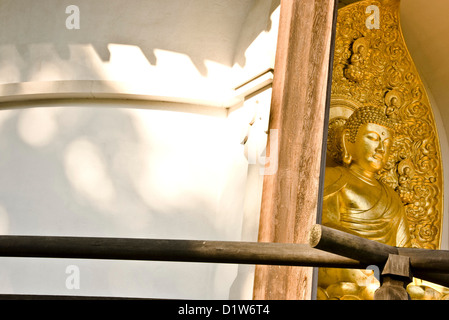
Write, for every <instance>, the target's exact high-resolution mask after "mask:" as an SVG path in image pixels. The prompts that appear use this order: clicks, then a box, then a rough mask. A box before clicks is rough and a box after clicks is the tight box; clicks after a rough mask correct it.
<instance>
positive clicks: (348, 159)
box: [341, 129, 352, 166]
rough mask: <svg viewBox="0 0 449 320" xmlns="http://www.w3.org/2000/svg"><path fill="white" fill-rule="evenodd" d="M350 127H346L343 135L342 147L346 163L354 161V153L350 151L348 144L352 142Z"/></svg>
mask: <svg viewBox="0 0 449 320" xmlns="http://www.w3.org/2000/svg"><path fill="white" fill-rule="evenodd" d="M349 132H350V131H349V129H344V130H343V132H342V135H341V147H342V151H343V159H342V160H343V163H344V164H345V165H348V166H349V165H350V164H351V162H352V155H351V153H350V152H349V149H348V145H349V144H350V143H351V142H350V141H349Z"/></svg>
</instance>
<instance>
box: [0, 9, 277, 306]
mask: <svg viewBox="0 0 449 320" xmlns="http://www.w3.org/2000/svg"><path fill="white" fill-rule="evenodd" d="M69 5H77V6H78V7H79V9H80V29H79V30H77V29H73V30H69V29H67V28H66V19H67V18H68V17H69V14H67V13H66V12H65V10H66V7H67V6H69ZM278 6H279V0H273V1H272V0H266V1H265V0H264V1H259V0H243V1H242V0H231V1H218V0H188V1H186V0H168V1H158V0H157V1H156V0H154V1H148V0H145V1H144V0H133V1H119V0H108V1H106V0H104V1H103V0H101V1H95V2H92V1H88V0H79V1H78V0H77V1H75V2H68V1H58V0H42V1H32V0H13V1H11V0H3V1H0V109H1V110H0V133H1V134H0V150H1V153H2V155H3V156H2V157H0V170H1V172H2V175H1V178H0V233H2V234H28V235H74V236H107V237H144V238H173V239H205V240H236V241H239V240H242V239H244V240H254V241H255V240H257V232H255V231H254V230H257V226H254V225H253V224H255V223H257V220H258V219H257V217H256V218H254V217H255V215H257V214H258V206H257V201H258V200H260V199H259V198H258V193H257V192H258V190H259V189H260V185H259V184H260V177H259V178H258V177H256V178H249V175H248V174H249V173H248V170H249V168H250V167H251V163H249V162H251V161H248V155H247V154H246V155H245V147H244V146H243V145H242V144H241V142H242V140H243V139H244V137H245V136H247V135H248V132H249V131H251V132H252V134H251V136H252V138H250V139H252V140H254V139H256V138H254V137H259V138H257V139H259V140H260V141H255V142H254V141H253V142H252V143H253V144H261V142H262V144H263V141H264V137H266V135H265V134H264V132H263V130H264V126H263V125H262V126H260V125H259V126H258V125H253V126H252V128H250V127H251V126H250V123H253V122H254V119H255V117H256V114H257V108H259V109H261V110H264V112H265V113H264V114H265V115H264V116H263V117H262V116H261V115H260V114H259V115H258V116H257V119H258V120H257V121H258V122H261V121H262V122H263V123H266V121H267V118H266V111H267V107H269V103H270V101H269V100H270V94H269V91H267V90H265V91H263V92H262V93H260V94H261V95H262V96H261V97H260V98H257V97H258V94H256V95H255V96H254V97H256V99H257V102H256V103H254V102H251V103H250V102H248V101H249V100H248V101H246V102H245V100H246V97H247V95H249V94H251V95H254V90H255V89H260V87H261V86H266V85H269V82H270V78H269V77H268V78H266V79H265V78H264V81H263V82H261V83H259V84H255V86H253V87H251V85H250V88H249V89H248V88H246V87H245V89H244V90H243V92H242V89H240V90H235V88H236V87H237V86H238V85H240V84H242V83H244V82H246V81H248V80H250V79H251V78H253V77H254V76H257V75H259V74H261V73H263V72H264V71H266V70H267V69H270V68H273V65H274V53H275V48H276V39H277V23H278V19H279V16H278V12H279V10H278ZM268 75H269V74H268ZM254 97H253V99H254ZM256 104H257V105H260V107H255V105H256ZM230 107H232V108H230ZM261 118H263V120H261ZM257 121H256V122H257ZM254 128H258V129H254ZM255 130H256V131H257V132H256V133H255ZM257 139H256V140H257ZM259 151H260V150H259ZM250 158H251V157H250ZM253 186H254V187H253ZM254 188H256V191H255V192H254ZM248 193H251V194H255V195H253V196H252V197H246V195H247V194H248ZM248 199H249V200H248ZM248 201H249V202H248ZM0 260H1V263H0V293H31V294H33V293H34V294H75V295H113V296H140V297H153V298H186V299H227V298H229V297H230V296H231V297H232V298H251V294H252V280H251V270H246V271H245V272H244V273H242V272H240V271H239V266H237V265H219V264H193V263H192V264H189V263H165V262H123V261H88V260H49V259H18V258H1V259H0ZM69 265H76V266H78V267H79V269H80V273H81V275H80V276H81V278H80V288H79V289H77V290H76V289H75V290H69V289H67V288H66V286H65V282H66V279H67V277H68V274H66V273H65V271H66V268H67V266H69ZM238 274H239V276H238Z"/></svg>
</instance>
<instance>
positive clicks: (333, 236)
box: [309, 225, 449, 287]
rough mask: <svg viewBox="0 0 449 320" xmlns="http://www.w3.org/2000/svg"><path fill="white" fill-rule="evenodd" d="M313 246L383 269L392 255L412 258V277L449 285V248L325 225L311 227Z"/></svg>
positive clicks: (310, 242) (311, 243)
mask: <svg viewBox="0 0 449 320" xmlns="http://www.w3.org/2000/svg"><path fill="white" fill-rule="evenodd" d="M309 244H310V246H311V247H313V248H315V249H319V250H323V251H326V252H329V253H334V254H337V255H340V256H344V257H348V258H350V259H354V260H357V261H360V262H361V263H365V264H373V265H377V266H379V268H383V266H384V264H385V262H386V261H387V259H388V255H389V254H398V255H402V256H407V257H410V266H411V269H412V273H413V276H416V277H418V278H420V279H423V280H427V281H431V282H434V283H438V284H440V285H443V286H446V287H449V251H447V250H429V249H419V248H398V247H393V246H389V245H386V244H382V243H379V242H376V241H372V240H368V239H365V238H361V237H358V236H356V235H352V234H349V233H346V232H343V231H340V230H336V229H332V228H329V227H326V226H322V225H315V226H313V227H312V229H311V231H310V236H309Z"/></svg>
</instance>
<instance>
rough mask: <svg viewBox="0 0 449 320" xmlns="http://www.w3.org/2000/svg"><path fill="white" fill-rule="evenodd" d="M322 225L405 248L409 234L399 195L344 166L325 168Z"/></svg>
mask: <svg viewBox="0 0 449 320" xmlns="http://www.w3.org/2000/svg"><path fill="white" fill-rule="evenodd" d="M326 175H327V176H328V177H329V179H327V177H326V182H325V188H324V198H323V219H322V224H323V225H327V226H330V227H333V228H336V229H340V230H343V231H346V232H349V233H352V234H355V235H357V236H360V237H363V238H367V239H370V240H374V241H378V242H381V243H384V244H388V245H392V246H397V247H408V246H410V234H409V230H408V224H407V220H406V217H405V211H404V207H403V204H402V202H401V200H400V198H399V196H398V194H397V193H396V192H395V191H394V190H393V189H392V188H391V187H389V186H386V185H385V184H383V183H382V182H378V183H376V184H375V185H373V184H369V183H367V182H365V181H362V180H361V179H360V178H359V177H357V176H356V175H354V174H353V173H352V172H351V171H350V170H349V169H347V168H345V167H335V168H329V169H326Z"/></svg>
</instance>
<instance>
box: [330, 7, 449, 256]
mask: <svg viewBox="0 0 449 320" xmlns="http://www.w3.org/2000/svg"><path fill="white" fill-rule="evenodd" d="M370 6H371V7H370ZM374 6H375V7H377V8H378V9H379V11H378V13H379V16H378V17H377V18H378V21H377V22H378V25H377V26H376V25H375V24H374V23H375V22H376V21H374V20H373V19H374V18H376V17H374V16H370V15H371V14H374V13H373V12H374V11H373V10H374V9H375V7H374ZM399 6H400V3H399V0H383V1H360V2H356V3H354V4H352V5H349V6H346V7H344V8H342V9H340V10H339V11H338V22H337V34H336V43H335V55H334V65H333V78H332V102H331V111H330V122H329V137H328V158H330V159H333V160H334V161H335V162H338V161H339V154H340V150H339V146H338V144H337V143H336V141H335V137H336V136H338V131H339V130H340V129H341V126H342V125H343V124H344V123H345V120H346V119H347V117H348V116H349V115H350V114H351V113H352V112H353V110H355V109H356V108H358V107H360V106H364V105H375V106H379V107H382V108H384V110H385V112H386V114H387V115H388V116H389V117H390V118H393V119H395V120H397V121H396V123H397V128H396V135H395V143H394V145H393V148H392V153H391V157H390V159H389V162H388V164H387V166H386V167H385V168H384V169H383V170H382V171H381V172H380V173H379V175H378V179H379V180H382V181H383V182H385V183H387V184H388V185H390V186H391V187H392V188H393V189H394V190H395V191H396V192H397V193H398V194H399V196H400V198H401V200H402V202H403V204H404V207H405V210H406V216H407V219H408V222H409V227H410V235H411V241H412V246H413V247H418V248H426V249H439V247H440V239H441V232H442V213H443V181H442V179H443V178H442V177H443V176H442V165H441V153H440V146H439V140H438V134H437V129H436V125H435V120H434V116H433V112H432V108H431V106H430V102H429V99H428V97H427V94H426V91H425V88H424V85H423V83H422V81H421V79H420V77H419V75H418V72H417V70H416V67H415V65H414V63H413V61H412V58H411V56H410V53H409V52H408V50H407V47H406V44H405V41H404V38H403V35H402V31H401V28H400V22H399ZM368 7H370V8H369V9H368V10H367V8H368ZM371 9H372V10H371ZM370 23H371V24H370ZM331 165H332V164H331Z"/></svg>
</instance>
